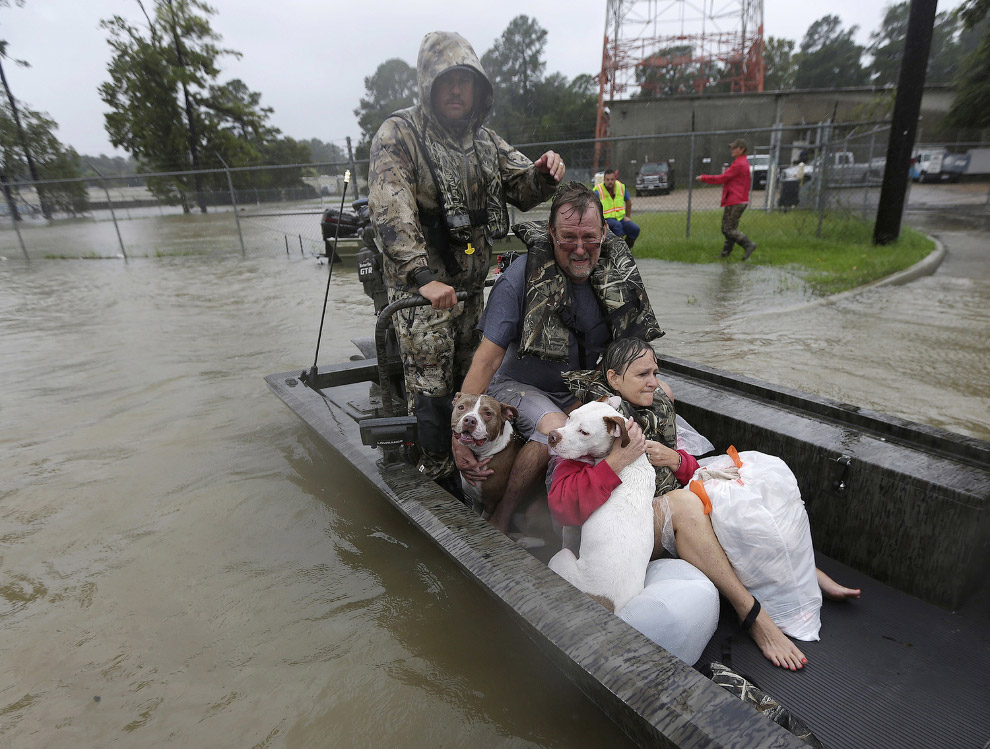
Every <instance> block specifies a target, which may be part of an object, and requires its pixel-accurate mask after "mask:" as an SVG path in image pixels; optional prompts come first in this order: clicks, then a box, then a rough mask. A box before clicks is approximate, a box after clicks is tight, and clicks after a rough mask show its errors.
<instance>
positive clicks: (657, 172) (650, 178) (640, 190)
mask: <svg viewBox="0 0 990 749" xmlns="http://www.w3.org/2000/svg"><path fill="white" fill-rule="evenodd" d="M673 189H674V165H673V164H671V163H670V162H669V161H648V162H646V163H645V164H643V166H642V167H641V168H640V170H639V173H638V174H637V175H636V195H649V194H650V193H660V194H662V195H667V194H669V193H670V191H671V190H673Z"/></svg>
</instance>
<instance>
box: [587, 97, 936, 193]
mask: <svg viewBox="0 0 990 749" xmlns="http://www.w3.org/2000/svg"><path fill="white" fill-rule="evenodd" d="M892 95H893V94H892V92H889V91H888V92H884V91H881V90H877V89H872V88H856V89H836V90H830V91H770V92H763V93H749V94H704V95H699V96H676V97H668V98H660V99H627V100H618V101H614V102H610V103H609V108H610V110H611V120H610V123H609V124H610V135H612V136H616V137H621V136H641V135H658V136H664V135H667V136H669V135H670V134H674V133H690V132H691V129H692V127H691V121H692V116H693V118H694V131H695V132H697V133H700V132H707V131H718V130H726V131H732V132H731V133H725V134H719V135H707V136H702V135H698V136H696V137H695V151H694V153H695V158H694V173H695V174H699V173H701V172H708V173H711V172H718V171H721V166H722V164H723V163H725V162H728V161H729V160H730V156H729V148H728V143H729V141H730V140H732V139H733V138H736V137H742V138H745V139H746V140H747V141H748V143H749V147H750V153H767V150H768V148H769V146H770V137H771V134H770V132H769V131H764V132H759V130H760V129H762V128H770V127H772V126H773V125H774V124H775V123H781V124H782V125H783V126H784V127H785V128H790V127H792V126H800V125H817V124H818V123H820V122H824V121H825V120H827V119H831V118H832V116H833V114H834V115H835V121H836V122H838V123H842V122H854V121H864V120H883V119H887V118H889V109H890V108H889V106H888V107H884V106H883V105H882V103H881V100H882V97H884V96H886V97H891V96H892ZM951 103H952V90H951V89H950V88H949V87H947V86H932V87H926V89H925V93H924V96H923V98H922V105H921V121H920V122H919V136H923V135H924V134H925V130H926V129H927V130H928V131H929V132H935V131H937V123H938V122H939V121H940V120H941V119H942V117H943V116H944V115H945V113H946V112H947V111H948V109H949V106H950V104H951ZM813 137H814V130H813V129H810V128H800V127H796V128H794V129H788V130H785V132H784V133H783V144H784V146H790V145H791V144H792V143H797V144H801V143H807V142H809V141H810V139H812V138H813ZM919 140H920V138H919ZM877 148H878V149H879V150H878V152H877V153H876V155H883V153H885V151H886V142H883V143H881V144H879V145H878V146H877ZM799 150H800V146H798V147H797V148H793V149H792V148H789V147H785V148H784V149H783V150H782V152H781V160H782V161H784V162H787V163H790V162H791V161H792V160H793V158H796V157H797V153H798V151H799ZM689 155H690V138H689V137H687V136H684V137H658V138H655V139H652V138H651V139H647V140H637V141H616V142H613V143H612V145H611V158H610V163H609V164H607V165H606V164H603V163H599V169H604V168H605V167H606V166H611V167H612V168H615V169H618V170H619V175H620V178H621V179H623V180H624V181H625V182H627V183H628V184H632V183H633V182H634V179H635V175H636V171H637V170H638V168H639V165H640V164H642V163H644V162H645V161H663V160H667V159H673V160H674V166H675V170H676V174H677V183H678V185H679V186H684V184H685V182H686V180H687V178H688V171H689V170H688V161H689ZM792 157H793V158H792ZM705 158H709V159H710V162H709V163H704V159H705Z"/></svg>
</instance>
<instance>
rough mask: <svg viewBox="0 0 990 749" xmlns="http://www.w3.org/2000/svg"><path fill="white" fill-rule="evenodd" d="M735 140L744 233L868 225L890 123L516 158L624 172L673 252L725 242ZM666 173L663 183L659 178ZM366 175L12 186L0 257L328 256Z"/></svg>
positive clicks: (543, 211)
mask: <svg viewBox="0 0 990 749" xmlns="http://www.w3.org/2000/svg"><path fill="white" fill-rule="evenodd" d="M740 137H741V138H744V139H746V141H747V142H748V144H749V160H750V167H751V178H752V188H753V189H752V191H751V194H750V203H749V208H748V211H747V214H746V216H745V217H744V219H743V227H742V228H743V229H744V231H747V230H749V229H752V232H753V234H754V236H759V237H762V238H769V237H772V236H775V237H776V238H778V239H786V237H787V236H788V234H790V235H793V233H794V232H799V233H801V234H807V235H809V236H821V235H822V227H823V225H824V224H825V223H826V222H828V221H830V220H832V219H840V220H848V219H850V218H856V219H859V220H862V221H865V222H870V223H872V222H873V220H874V218H875V215H876V210H877V203H878V200H879V194H880V186H881V182H882V179H883V171H884V162H885V156H886V148H887V141H888V137H889V126H888V125H887V124H884V123H871V122H860V123H840V124H832V123H827V122H826V123H818V124H811V125H802V126H795V127H782V126H777V127H772V128H762V129H751V130H747V131H730V130H721V131H706V132H694V133H690V132H689V133H674V134H667V135H648V136H628V137H623V138H613V139H610V140H604V141H597V142H596V141H595V140H593V139H586V140H571V141H556V142H543V143H525V144H517V148H519V149H520V150H521V151H523V152H524V153H526V154H527V155H528V156H529V157H530V158H533V159H536V158H538V157H539V156H540V155H541V154H542V153H543V152H545V151H546V150H549V149H552V150H554V151H557V152H558V153H560V154H562V155H563V157H564V159H565V161H566V163H567V176H568V178H569V179H574V180H578V181H582V182H585V183H587V184H593V183H594V182H595V181H596V179H600V178H601V171H602V170H604V169H605V168H606V166H608V167H611V168H615V169H616V170H617V171H618V173H619V179H620V180H621V181H622V182H623V183H625V185H626V187H627V189H628V191H629V194H630V197H631V198H632V217H633V220H637V219H643V217H644V215H647V214H650V215H652V217H651V218H650V219H647V222H648V223H649V224H650V229H651V231H653V232H656V233H658V234H659V235H660V236H659V239H660V241H662V242H671V243H672V242H677V241H678V240H680V239H683V238H690V237H691V236H692V233H698V232H705V233H712V232H714V234H715V235H716V236H717V235H718V227H719V225H720V221H721V212H722V211H721V206H720V203H721V188H720V186H718V185H712V186H709V185H704V184H702V183H699V182H696V180H695V177H696V176H697V175H699V174H718V173H720V172H722V171H723V170H724V169H725V168H726V167H728V165H729V161H730V159H731V157H730V155H729V148H728V143H729V142H730V141H731V140H733V139H735V138H740ZM970 145H976V146H981V145H983V144H970ZM977 150H978V149H977ZM973 152H974V153H975V152H976V151H973ZM596 165H597V166H598V170H597V173H596V168H595V167H596ZM348 171H349V172H350V173H351V174H352V175H353V176H352V180H351V182H350V183H349V184H347V183H345V181H344V174H345V172H348ZM658 172H662V173H663V175H664V177H665V179H664V180H663V181H658V177H657V174H658ZM366 174H367V161H358V160H348V161H341V162H323V163H312V164H287V165H277V166H259V167H238V168H230V169H208V170H200V171H198V172H162V173H155V174H135V175H128V176H123V177H111V176H107V177H101V178H76V179H70V180H42V181H38V182H31V181H27V180H19V181H3V182H2V184H0V187H2V190H3V196H2V199H0V254H2V255H5V256H7V255H12V254H13V253H16V252H18V251H20V252H22V253H23V254H24V256H25V257H27V258H29V259H30V258H31V257H86V258H107V257H111V258H112V257H121V256H122V257H130V256H134V257H139V256H145V257H147V256H157V255H181V254H201V253H208V252H215V251H219V250H239V251H242V252H245V253H247V252H284V253H287V254H288V255H289V256H290V257H291V256H295V257H299V256H304V257H309V256H319V255H323V254H324V253H325V252H326V244H325V239H326V236H327V234H329V236H330V237H331V238H332V228H331V229H325V228H324V227H323V221H322V219H323V216H324V213H325V212H326V211H327V210H328V209H331V211H332V212H340V211H341V210H342V211H343V212H344V216H345V221H346V220H347V218H348V212H349V211H350V209H351V202H352V201H353V200H354V199H356V198H359V197H364V196H366V195H367V183H366V180H365V175H366ZM985 176H987V177H990V174H988V175H985ZM936 189H937V188H936ZM981 190H982V192H980V191H981ZM957 199H959V198H957ZM968 200H969V203H970V204H971V205H972V206H974V207H976V208H977V209H979V208H980V207H981V204H982V210H983V211H988V212H990V194H988V193H987V188H986V186H985V185H984V184H982V183H981V184H980V185H978V186H977V189H975V190H969V199H968ZM547 210H548V209H547V206H546V205H544V206H541V207H539V208H537V209H535V210H534V211H533V212H531V213H530V214H523V213H522V212H520V211H518V210H515V209H511V216H510V218H511V220H512V221H513V222H516V221H520V220H525V219H531V218H540V217H545V216H546V215H547ZM791 212H800V213H799V218H800V220H798V221H794V220H790V221H781V220H780V219H779V218H778V216H779V215H780V214H782V213H791ZM15 217H16V220H15ZM791 218H792V219H793V218H794V216H793V215H792V216H791ZM180 226H181V229H180V228H179V227H180ZM166 235H167V236H168V240H167V241H165V240H164V239H163V237H165V236H166ZM177 237H178V239H177ZM359 245H360V240H359V239H358V238H357V236H356V235H355V236H349V232H348V231H347V230H346V229H345V230H344V231H343V232H342V234H341V236H340V238H339V246H338V254H339V255H341V256H342V257H343V258H344V259H345V260H346V259H347V258H348V256H349V255H353V254H355V253H356V252H357V249H358V247H359Z"/></svg>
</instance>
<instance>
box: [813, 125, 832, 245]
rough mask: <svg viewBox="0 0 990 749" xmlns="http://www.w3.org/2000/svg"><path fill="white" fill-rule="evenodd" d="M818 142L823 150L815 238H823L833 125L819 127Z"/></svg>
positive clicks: (820, 156)
mask: <svg viewBox="0 0 990 749" xmlns="http://www.w3.org/2000/svg"><path fill="white" fill-rule="evenodd" d="M818 142H819V143H820V144H821V148H820V149H819V150H818V158H819V162H818V196H817V197H818V231H817V232H815V236H816V237H818V238H819V239H821V238H822V222H823V220H824V219H825V203H826V197H827V196H826V190H828V171H829V163H828V156H829V149H828V147H829V145H830V144H831V142H832V123H831V122H828V121H826V122H824V123H822V124H819V126H818Z"/></svg>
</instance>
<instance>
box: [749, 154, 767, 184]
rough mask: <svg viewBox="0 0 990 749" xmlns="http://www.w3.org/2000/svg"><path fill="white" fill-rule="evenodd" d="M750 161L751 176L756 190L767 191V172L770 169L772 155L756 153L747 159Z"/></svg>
mask: <svg viewBox="0 0 990 749" xmlns="http://www.w3.org/2000/svg"><path fill="white" fill-rule="evenodd" d="M747 161H749V174H750V177H751V178H752V181H753V182H752V183H753V189H754V190H765V189H766V188H767V171H768V170H769V169H770V154H768V153H756V154H753V155H752V156H749V157H748V158H747Z"/></svg>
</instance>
